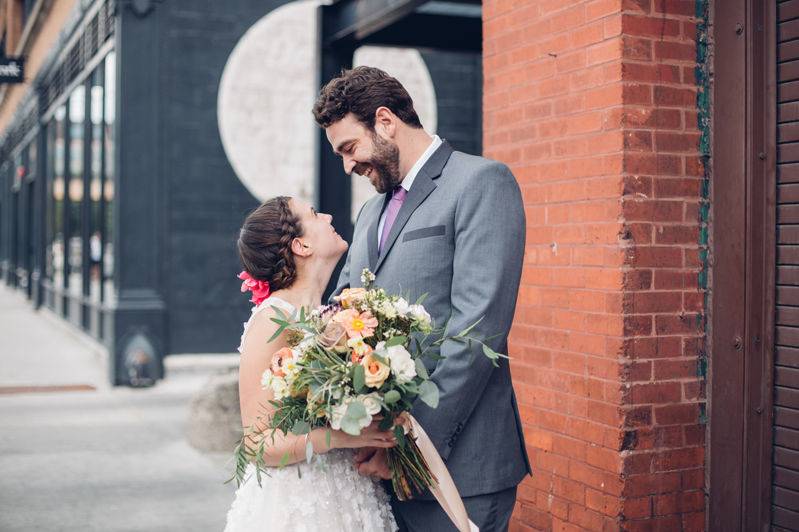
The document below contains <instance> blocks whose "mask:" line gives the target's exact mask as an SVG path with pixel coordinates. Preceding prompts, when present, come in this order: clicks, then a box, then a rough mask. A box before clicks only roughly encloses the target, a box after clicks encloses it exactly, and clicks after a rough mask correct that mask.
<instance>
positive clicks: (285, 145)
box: [217, 0, 437, 216]
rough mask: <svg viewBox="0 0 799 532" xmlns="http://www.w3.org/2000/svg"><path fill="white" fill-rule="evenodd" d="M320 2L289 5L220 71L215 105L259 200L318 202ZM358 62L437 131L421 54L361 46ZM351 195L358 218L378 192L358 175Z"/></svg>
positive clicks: (230, 150)
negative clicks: (391, 81)
mask: <svg viewBox="0 0 799 532" xmlns="http://www.w3.org/2000/svg"><path fill="white" fill-rule="evenodd" d="M320 3H321V2H319V1H318V0H301V1H298V2H290V3H288V4H285V5H283V6H281V7H279V8H277V9H275V10H274V11H272V12H270V13H269V14H267V15H266V16H264V17H263V18H262V19H260V20H259V21H258V22H256V23H255V24H254V25H253V26H252V27H251V28H250V29H249V30H247V32H246V33H245V34H244V36H243V37H242V38H241V39H240V40H239V42H238V44H237V45H236V47H235V48H234V49H233V52H232V53H231V54H230V57H229V58H228V61H227V64H226V65H225V69H224V71H223V73H222V79H221V81H220V84H219V96H218V101H217V115H218V120H219V132H220V136H221V138H222V145H223V146H224V149H225V153H226V154H227V158H228V160H229V161H230V164H231V165H232V166H233V170H234V171H235V172H236V175H237V176H238V178H239V179H240V180H241V182H242V183H244V186H245V187H247V190H249V191H250V193H252V195H253V196H255V197H256V198H257V199H258V200H260V201H263V200H265V199H267V198H270V197H273V196H297V197H300V198H302V199H304V200H306V201H309V202H311V203H315V197H316V186H315V179H316V168H315V152H314V149H315V146H316V135H317V125H316V123H315V122H314V120H313V115H312V114H311V108H312V107H313V103H314V100H315V99H316V95H317V93H318V87H317V80H316V77H317V72H316V64H317V59H316V56H317V53H316V31H317V29H316V8H317V7H318V6H319V5H320ZM353 64H354V65H356V66H358V65H370V66H375V67H378V68H381V69H383V70H385V71H386V72H388V73H389V74H391V75H392V76H394V77H396V78H397V79H398V80H399V81H400V82H401V83H402V84H403V85H404V86H405V88H406V89H407V90H408V92H409V93H410V95H411V98H413V102H414V107H415V108H416V112H417V113H418V114H419V118H420V119H421V121H422V124H423V125H424V126H425V129H426V130H427V131H428V132H430V133H431V134H432V133H434V132H435V131H436V126H437V111H436V96H435V90H434V89H433V82H432V80H431V79H430V73H429V72H428V70H427V66H426V65H425V63H424V60H423V59H422V57H421V55H420V54H419V52H417V51H416V50H412V49H402V48H385V47H373V46H364V47H361V48H359V49H358V50H356V52H355V57H354V58H353ZM324 81H327V80H324ZM323 149H330V146H329V145H327V144H326V145H325V146H323ZM352 193H353V198H352V211H353V216H354V215H355V214H357V212H358V210H359V209H360V207H361V205H362V204H363V203H364V202H365V201H366V200H367V199H369V197H371V196H372V195H373V194H374V193H375V191H374V189H373V188H372V186H371V184H369V182H368V181H367V180H366V179H365V178H362V177H360V176H353V178H352Z"/></svg>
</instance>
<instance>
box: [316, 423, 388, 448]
mask: <svg viewBox="0 0 799 532" xmlns="http://www.w3.org/2000/svg"><path fill="white" fill-rule="evenodd" d="M379 424H380V420H375V421H373V422H372V423H371V424H370V425H369V426H368V427H366V428H363V429H361V434H360V435H359V436H352V435H350V434H347V433H346V432H343V431H340V430H332V429H322V430H325V431H326V430H330V447H331V448H332V449H358V448H361V447H379V448H381V449H387V448H389V447H394V446H395V445H397V440H396V438H395V437H394V433H393V432H391V431H390V430H389V431H383V430H380V428H379V427H378V425H379Z"/></svg>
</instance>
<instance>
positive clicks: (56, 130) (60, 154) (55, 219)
mask: <svg viewBox="0 0 799 532" xmlns="http://www.w3.org/2000/svg"><path fill="white" fill-rule="evenodd" d="M66 115H67V110H66V107H65V106H63V105H62V106H61V107H59V108H58V109H56V111H55V113H54V114H53V121H52V128H53V149H52V150H51V151H50V153H51V154H52V157H53V159H52V161H53V163H52V164H53V183H52V187H51V192H52V197H51V200H52V206H53V215H52V219H51V222H52V226H51V234H52V240H51V242H50V252H49V255H50V256H51V262H52V268H53V277H52V278H53V286H54V287H56V288H63V287H64V266H65V253H64V242H65V238H64V199H65V196H66V175H65V170H66V168H65V166H64V158H65V155H66V146H65V142H66V141H65V135H66Z"/></svg>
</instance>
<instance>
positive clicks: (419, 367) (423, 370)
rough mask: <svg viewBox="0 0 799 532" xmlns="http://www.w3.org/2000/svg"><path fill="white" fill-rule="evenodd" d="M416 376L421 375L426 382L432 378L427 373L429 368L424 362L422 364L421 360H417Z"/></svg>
mask: <svg viewBox="0 0 799 532" xmlns="http://www.w3.org/2000/svg"><path fill="white" fill-rule="evenodd" d="M416 374H417V375H419V376H420V377H421V378H423V379H424V380H427V379H429V378H430V374H429V373H427V368H426V367H425V366H424V362H422V359H421V358H417V359H416Z"/></svg>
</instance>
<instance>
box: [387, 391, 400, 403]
mask: <svg viewBox="0 0 799 532" xmlns="http://www.w3.org/2000/svg"><path fill="white" fill-rule="evenodd" d="M401 398H402V396H401V395H400V393H399V392H398V391H397V390H389V391H387V392H386V393H385V395H384V396H383V401H384V402H385V403H386V404H387V405H393V404H394V403H396V402H397V401H399V400H400V399H401Z"/></svg>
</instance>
